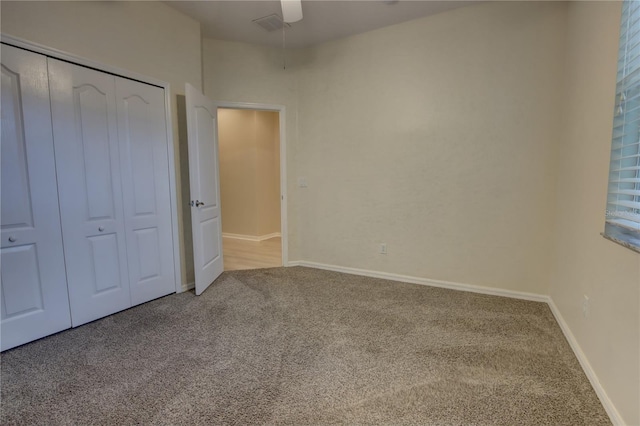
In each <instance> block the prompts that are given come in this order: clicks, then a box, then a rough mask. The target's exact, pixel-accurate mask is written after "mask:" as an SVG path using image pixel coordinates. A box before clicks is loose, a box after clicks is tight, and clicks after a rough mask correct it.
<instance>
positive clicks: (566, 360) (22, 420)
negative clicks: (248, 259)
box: [0, 267, 609, 425]
mask: <svg viewBox="0 0 640 426" xmlns="http://www.w3.org/2000/svg"><path fill="white" fill-rule="evenodd" d="M0 363H1V364H0V366H1V369H2V370H1V386H2V392H1V403H2V405H1V414H0V423H2V424H3V425H13V424H41V425H57V424H75V425H89V424H110V425H113V424H157V425H163V424H171V425H181V424H238V425H246V424H289V425H307V424H314V425H316V424H322V425H325V424H394V425H396V424H423V425H432V424H433V425H436V424H437V425H459V424H477V425H491V424H499V425H527V424H552V425H597V424H608V423H609V420H608V418H607V416H606V413H605V411H604V409H603V408H602V406H601V405H600V403H599V401H598V398H597V397H596V394H595V393H594V391H593V389H592V388H591V386H590V385H589V382H588V380H587V378H586V377H585V375H584V373H583V372H582V370H581V368H580V365H579V364H578V361H577V360H576V358H575V356H574V355H573V353H572V351H571V349H570V347H569V345H568V344H567V342H566V340H565V339H564V337H563V335H562V332H561V330H560V328H559V327H558V325H557V323H556V322H555V320H554V318H553V316H552V314H551V312H550V310H549V308H548V307H547V306H546V305H545V304H543V303H536V302H527V301H521V300H514V299H508V298H501V297H495V296H485V295H479V294H473V293H465V292H457V291H452V290H444V289H438V288H431V287H426V286H419V285H412V284H402V283H396V282H390V281H385V280H380V279H372V278H364V277H358V276H352V275H345V274H339V273H334V272H327V271H320V270H314V269H308V268H301V267H295V268H274V269H262V270H250V271H234V272H225V273H224V274H223V275H222V277H221V278H220V279H218V280H217V281H216V283H214V284H213V285H212V286H211V287H210V288H209V289H208V290H207V291H206V292H205V293H204V294H203V295H202V296H200V297H196V296H195V295H194V294H192V293H183V294H178V295H171V296H167V297H164V298H162V299H158V300H156V301H153V302H150V303H147V304H144V305H142V306H138V307H135V308H132V309H129V310H127V311H124V312H121V313H118V314H116V315H112V316H110V317H107V318H104V319H102V320H98V321H95V322H93V323H91V324H88V325H85V326H82V327H79V328H77V329H73V330H69V331H65V332H62V333H59V334H57V335H54V336H50V337H48V338H45V339H42V340H39V341H36V342H33V343H31V344H28V345H25V346H22V347H19V348H16V349H13V350H10V351H7V352H5V353H3V354H2V355H1V356H0Z"/></svg>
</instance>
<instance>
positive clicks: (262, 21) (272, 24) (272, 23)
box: [253, 14, 291, 32]
mask: <svg viewBox="0 0 640 426" xmlns="http://www.w3.org/2000/svg"><path fill="white" fill-rule="evenodd" d="M253 22H255V23H256V24H258V25H260V26H261V27H262V28H264V29H265V30H267V31H269V32H271V31H275V30H281V29H282V27H285V28H289V27H290V26H291V25H289V24H287V23H285V22H284V21H283V20H282V18H281V17H279V16H278V15H276V14H273V15H269V16H265V17H264V18H258V19H254V20H253Z"/></svg>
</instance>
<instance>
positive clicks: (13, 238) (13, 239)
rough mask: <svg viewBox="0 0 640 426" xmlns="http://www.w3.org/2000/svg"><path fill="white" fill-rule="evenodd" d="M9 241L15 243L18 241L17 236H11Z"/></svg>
mask: <svg viewBox="0 0 640 426" xmlns="http://www.w3.org/2000/svg"><path fill="white" fill-rule="evenodd" d="M9 242H10V243H15V242H16V237H14V236H13V235H12V236H10V237H9Z"/></svg>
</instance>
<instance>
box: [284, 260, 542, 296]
mask: <svg viewBox="0 0 640 426" xmlns="http://www.w3.org/2000/svg"><path fill="white" fill-rule="evenodd" d="M288 266H306V267H309V268H316V269H325V270H328V271H335V272H343V273H345V274H352V275H361V276H364V277H373V278H382V279H385V280H390V281H400V282H403V283H411V284H421V285H428V286H431V287H441V288H448V289H452V290H461V291H469V292H472V293H480V294H489V295H493V296H503V297H511V298H513V299H522V300H531V301H534V302H546V301H547V300H548V296H545V295H543V294H536V293H526V292H524V291H515V290H505V289H502V288H495V287H483V286H479V285H473V284H461V283H454V282H450V281H440V280H432V279H429V278H420V277H412V276H409V275H399V274H392V273H389V272H378V271H371V270H368V269H357V268H349V267H346V266H337V265H328V264H325V263H317V262H308V261H306V260H298V261H290V262H289V263H288Z"/></svg>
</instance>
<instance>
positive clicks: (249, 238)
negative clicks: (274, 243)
mask: <svg viewBox="0 0 640 426" xmlns="http://www.w3.org/2000/svg"><path fill="white" fill-rule="evenodd" d="M280 236H281V235H280V232H274V233H272V234H267V235H243V234H231V233H228V232H223V233H222V238H233V239H234V240H245V241H264V240H268V239H270V238H276V237H280Z"/></svg>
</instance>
